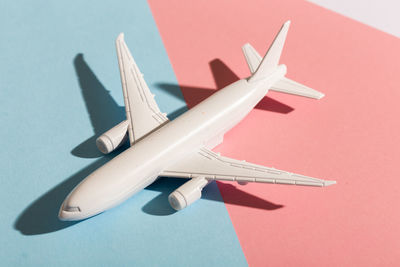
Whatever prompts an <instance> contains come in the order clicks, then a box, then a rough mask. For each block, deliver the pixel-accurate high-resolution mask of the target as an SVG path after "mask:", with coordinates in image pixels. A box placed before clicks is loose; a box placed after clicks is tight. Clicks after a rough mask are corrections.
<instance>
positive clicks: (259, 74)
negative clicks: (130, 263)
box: [249, 20, 290, 82]
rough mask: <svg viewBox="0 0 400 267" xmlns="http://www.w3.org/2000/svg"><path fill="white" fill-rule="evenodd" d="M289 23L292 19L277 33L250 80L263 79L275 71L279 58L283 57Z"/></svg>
mask: <svg viewBox="0 0 400 267" xmlns="http://www.w3.org/2000/svg"><path fill="white" fill-rule="evenodd" d="M289 25H290V20H289V21H286V22H285V23H284V24H283V25H282V27H281V29H280V31H279V33H278V34H277V35H276V37H275V39H274V41H273V42H272V44H271V46H270V47H269V49H268V51H267V53H266V54H265V56H264V58H263V59H262V61H261V63H260V65H259V66H258V68H257V70H256V71H255V72H254V73H253V75H252V76H251V77H250V79H249V82H253V81H257V80H260V79H263V78H265V77H267V76H268V75H270V74H271V73H272V72H274V71H275V69H276V67H277V66H278V63H279V58H280V57H281V53H282V49H283V45H284V44H285V40H286V35H287V32H288V30H289Z"/></svg>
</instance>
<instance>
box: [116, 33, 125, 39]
mask: <svg viewBox="0 0 400 267" xmlns="http://www.w3.org/2000/svg"><path fill="white" fill-rule="evenodd" d="M124 36H125V35H124V33H123V32H121V33H120V34H119V35H118V38H117V40H124Z"/></svg>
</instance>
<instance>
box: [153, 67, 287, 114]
mask: <svg viewBox="0 0 400 267" xmlns="http://www.w3.org/2000/svg"><path fill="white" fill-rule="evenodd" d="M209 66H210V70H211V72H212V74H213V77H214V83H215V87H216V88H215V89H214V88H202V87H194V86H186V85H177V84H169V83H159V84H157V86H158V87H159V88H161V89H163V90H165V91H166V92H168V93H170V94H171V95H173V96H175V97H178V98H179V97H180V95H177V94H176V92H179V89H180V90H181V92H182V94H183V97H184V98H185V101H186V104H187V106H188V108H189V109H190V108H192V107H194V106H195V105H197V104H198V103H200V102H201V101H203V100H204V99H206V98H207V97H209V96H211V95H212V94H214V93H215V92H217V91H218V90H220V89H222V88H224V87H225V86H227V85H229V84H231V83H233V82H235V81H237V80H239V77H238V76H237V75H236V74H235V73H233V71H232V70H231V69H230V68H229V67H228V66H226V64H225V63H224V62H222V61H221V60H220V59H214V60H212V61H210V62H209ZM255 108H256V109H261V110H266V111H271V112H277V113H282V114H287V113H290V112H292V111H293V110H294V108H292V107H290V106H288V105H285V104H283V103H281V102H279V101H277V100H275V99H272V98H270V97H268V96H265V97H264V98H263V99H262V100H261V101H260V102H259V103H258V104H257V105H256V107H255ZM177 115H180V114H179V112H178V114H177ZM170 116H171V115H169V116H168V117H170ZM172 116H173V117H174V118H175V117H176V116H175V114H174V113H173V114H172Z"/></svg>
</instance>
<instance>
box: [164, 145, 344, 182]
mask: <svg viewBox="0 0 400 267" xmlns="http://www.w3.org/2000/svg"><path fill="white" fill-rule="evenodd" d="M160 176H165V177H178V178H193V177H199V176H202V177H205V178H206V179H207V180H222V181H237V182H257V183H272V184H289V185H309V186H328V185H332V184H335V183H336V182H335V181H326V180H321V179H317V178H312V177H308V176H304V175H299V174H294V173H290V172H286V171H281V170H277V169H274V168H268V167H264V166H260V165H256V164H252V163H248V162H245V161H240V160H236V159H231V158H228V157H223V156H221V155H219V154H217V153H215V152H213V151H211V150H209V149H207V148H202V149H200V151H198V152H197V153H194V154H193V155H191V156H190V157H187V158H186V159H185V160H183V161H180V162H178V163H176V164H175V165H173V166H170V167H168V168H167V169H166V170H164V171H163V172H162V173H161V174H160Z"/></svg>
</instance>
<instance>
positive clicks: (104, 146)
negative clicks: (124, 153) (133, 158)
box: [96, 120, 129, 154]
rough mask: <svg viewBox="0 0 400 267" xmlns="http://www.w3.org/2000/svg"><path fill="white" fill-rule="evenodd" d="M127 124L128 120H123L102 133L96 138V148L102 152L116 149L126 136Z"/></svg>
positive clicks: (105, 152)
mask: <svg viewBox="0 0 400 267" xmlns="http://www.w3.org/2000/svg"><path fill="white" fill-rule="evenodd" d="M128 126H129V122H128V121H127V120H125V121H123V122H121V123H119V124H118V125H116V126H114V127H113V128H111V129H110V130H108V131H107V132H105V133H103V134H102V135H101V136H100V137H99V138H97V139H96V145H97V148H98V149H99V150H100V151H101V152H102V153H104V154H108V153H110V152H112V151H114V150H115V149H117V148H118V147H119V146H120V145H122V144H123V143H124V142H125V141H126V139H127V138H128V134H127V132H128Z"/></svg>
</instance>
